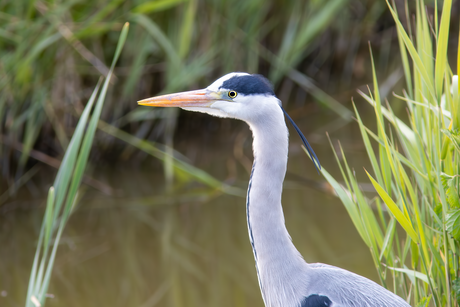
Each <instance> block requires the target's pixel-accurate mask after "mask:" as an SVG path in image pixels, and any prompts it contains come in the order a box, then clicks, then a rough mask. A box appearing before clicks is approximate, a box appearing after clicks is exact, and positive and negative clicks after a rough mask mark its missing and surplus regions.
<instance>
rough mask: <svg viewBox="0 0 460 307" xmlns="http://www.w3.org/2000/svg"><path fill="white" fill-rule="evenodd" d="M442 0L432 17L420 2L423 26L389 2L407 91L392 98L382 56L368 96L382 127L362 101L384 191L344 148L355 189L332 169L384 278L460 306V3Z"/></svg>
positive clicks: (413, 294)
mask: <svg viewBox="0 0 460 307" xmlns="http://www.w3.org/2000/svg"><path fill="white" fill-rule="evenodd" d="M436 3H437V2H435V9H434V16H433V17H432V18H431V16H428V15H427V12H426V10H425V7H424V4H423V1H421V0H419V1H417V3H416V12H415V21H414V24H413V25H412V27H411V26H408V25H406V27H404V25H403V24H402V23H401V20H400V18H399V16H400V15H398V13H399V14H401V13H402V12H397V11H396V8H395V7H394V6H392V5H391V4H390V3H389V2H387V4H388V7H389V10H390V12H391V14H392V15H393V18H394V20H395V22H396V26H397V32H398V39H399V43H400V53H401V59H402V63H403V68H404V73H405V77H406V86H407V91H403V93H401V94H394V96H395V97H396V99H393V100H392V101H391V104H390V103H389V102H388V101H385V102H383V101H382V100H381V98H380V93H379V83H378V80H377V77H376V69H375V67H374V62H373V60H372V72H373V76H374V78H373V79H374V83H373V90H372V91H371V90H369V93H367V94H366V93H363V92H360V94H361V96H362V97H363V98H364V99H365V100H366V101H367V102H369V104H370V105H371V106H372V107H373V108H374V110H375V123H376V126H377V127H376V131H372V130H371V129H369V128H368V127H366V126H365V125H364V124H363V121H362V119H361V116H360V112H359V111H358V109H357V108H356V107H354V108H355V114H356V121H357V123H358V125H359V128H360V131H361V134H362V138H363V142H364V145H365V148H366V151H367V154H368V157H369V160H370V162H371V165H372V170H364V172H365V173H366V174H367V176H368V178H369V180H370V182H371V183H372V184H373V186H374V188H375V190H376V191H377V193H378V195H379V197H374V196H370V195H365V194H364V193H363V192H362V191H361V190H360V187H359V184H358V181H357V179H356V175H355V171H353V170H352V168H351V167H350V165H349V164H348V163H347V160H346V157H345V155H344V152H343V150H342V148H340V151H341V152H340V154H341V157H343V160H342V161H340V159H339V158H338V157H337V156H336V157H337V162H338V164H339V167H340V170H341V172H342V175H343V180H344V181H345V185H344V186H342V185H340V184H339V183H338V182H337V181H336V180H335V179H334V178H332V177H331V176H330V175H329V174H328V173H327V172H326V171H325V170H323V174H324V176H325V177H326V179H327V180H328V181H329V183H330V184H331V185H332V186H333V187H334V189H335V191H336V193H337V195H338V197H339V198H340V199H341V201H342V202H343V204H344V205H345V207H346V208H347V210H348V213H349V215H350V217H351V219H352V220H353V223H354V225H355V226H356V229H357V230H358V232H359V234H360V235H361V237H362V239H363V240H364V242H365V243H366V244H367V246H368V247H369V249H370V252H371V254H372V257H373V259H374V262H375V265H376V267H377V270H378V273H379V276H380V279H381V282H382V284H383V285H384V286H386V287H388V288H391V289H392V290H393V291H394V292H395V293H397V294H399V295H401V296H402V297H404V298H405V299H406V300H407V301H408V302H411V303H412V304H413V306H437V307H440V306H448V307H450V306H452V307H453V306H459V304H460V277H459V276H460V270H459V251H460V200H459V191H460V189H459V177H460V132H459V131H460V130H459V129H460V116H459V115H460V114H459V107H460V103H459V94H458V93H459V86H460V84H459V83H458V78H457V76H456V75H455V76H454V75H453V73H452V69H451V66H450V65H449V61H448V57H447V47H448V36H449V26H450V16H451V13H452V12H451V8H452V1H450V0H446V1H444V3H443V7H442V14H441V16H438V15H437V11H438V10H437V6H436V5H437V4H436ZM406 9H407V8H406ZM458 56H459V58H460V49H459V52H458ZM458 63H460V62H458ZM458 65H460V64H458ZM459 69H460V66H458V67H457V71H458V70H459ZM398 103H404V104H406V109H407V117H406V116H404V117H401V118H400V117H398V115H396V114H395V113H394V112H393V106H394V105H395V104H398ZM406 123H407V124H406ZM372 141H373V142H372ZM356 172H361V171H360V170H359V169H358V170H356ZM382 201H383V202H382ZM390 281H391V282H390Z"/></svg>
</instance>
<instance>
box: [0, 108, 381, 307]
mask: <svg viewBox="0 0 460 307" xmlns="http://www.w3.org/2000/svg"><path fill="white" fill-rule="evenodd" d="M320 112H321V111H320V110H317V111H315V112H314V113H313V114H310V115H308V116H305V117H302V118H301V119H297V121H298V124H299V125H300V126H301V129H302V130H304V131H314V130H315V129H313V128H312V127H321V126H322V125H324V124H326V123H327V122H328V121H330V120H332V118H333V116H332V115H328V116H329V117H328V116H326V115H324V116H318V114H320ZM227 121H228V120H227ZM180 131H184V132H183V133H184V135H182V137H181V138H180V140H179V141H178V142H177V146H178V147H177V148H178V150H179V151H180V152H183V153H184V155H185V156H186V157H188V158H189V159H190V160H191V163H193V164H194V165H196V166H198V167H201V168H204V169H205V170H206V171H207V172H209V173H210V174H212V175H213V176H215V177H216V178H218V179H220V180H228V181H229V182H231V183H233V184H235V185H237V186H239V187H242V188H243V189H246V184H247V180H248V178H249V174H248V171H249V170H248V168H249V167H250V163H251V160H252V157H251V152H250V146H251V138H250V132H249V129H247V127H245V126H244V125H238V124H235V123H233V122H229V123H225V124H223V125H222V126H219V127H217V128H216V129H210V128H207V129H203V130H198V131H197V130H191V131H190V130H187V129H181V130H180ZM291 133H292V135H291V148H290V160H289V165H288V172H289V174H288V176H287V181H286V183H285V191H284V195H283V205H284V212H285V218H286V225H287V228H288V230H289V232H290V233H291V236H292V238H293V241H294V244H295V245H296V246H297V248H298V249H299V251H300V252H301V254H302V255H303V256H304V258H305V260H306V261H308V262H323V263H328V264H331V265H336V266H340V267H343V268H345V269H348V270H351V271H353V272H356V273H358V274H361V275H364V276H366V277H368V278H371V279H373V280H376V281H377V274H376V272H375V268H374V265H373V263H372V259H371V257H370V253H369V250H368V249H367V247H366V246H365V245H364V243H363V242H362V240H361V238H360V237H359V235H358V233H357V231H356V230H355V228H354V226H353V225H352V223H351V221H350V219H349V217H348V214H347V213H346V211H345V209H344V207H343V205H342V204H341V202H340V201H339V200H338V199H337V198H336V197H334V196H333V195H332V194H330V193H327V192H324V191H321V189H318V187H320V188H321V187H324V185H323V182H324V180H323V178H322V177H321V176H320V175H318V174H316V171H315V169H314V166H313V164H312V163H311V161H310V160H309V158H308V157H307V156H306V155H305V154H304V153H303V152H302V151H301V149H300V139H299V138H298V137H297V136H296V135H295V134H294V133H295V132H294V130H292V129H291ZM306 134H307V133H306ZM307 135H308V134H307ZM332 136H333V137H334V138H339V139H340V140H341V141H342V143H344V144H345V148H346V153H347V155H348V159H349V162H351V163H352V164H354V165H360V168H359V169H358V170H357V172H358V177H359V176H360V172H361V170H362V167H361V166H362V164H363V161H365V154H364V153H363V148H362V146H361V145H359V144H360V137H359V134H358V131H357V128H356V127H355V125H354V124H347V125H345V126H343V127H341V128H340V129H339V130H336V131H333V133H332ZM310 139H312V140H313V142H312V146H313V147H314V149H315V151H316V153H317V155H318V157H319V158H320V161H321V163H322V165H323V166H324V167H326V169H328V170H329V171H330V172H331V173H333V174H336V175H339V171H338V168H337V166H336V162H335V160H334V158H333V155H332V151H331V149H330V147H329V145H328V144H327V142H326V141H325V135H324V134H322V135H320V136H319V137H318V136H316V138H315V135H310ZM239 148H242V150H241V152H239V151H238V150H239ZM149 159H150V160H153V158H150V157H149V158H148V159H147V160H149ZM53 176H54V175H53V174H52V172H50V176H43V178H48V179H43V180H48V182H49V184H50V183H51V182H52V179H53ZM93 176H94V177H95V178H97V179H99V180H101V181H104V182H107V183H108V184H110V185H111V186H112V187H113V188H114V189H115V190H118V191H120V193H119V194H118V195H117V196H107V195H103V194H101V193H99V192H97V191H94V190H93V189H91V188H87V187H85V186H84V187H83V191H82V193H81V194H82V195H83V196H82V199H81V201H80V203H79V206H78V208H77V209H76V211H75V213H74V214H73V215H72V217H71V219H70V221H69V224H68V225H67V227H66V230H65V233H64V235H63V238H62V240H61V243H60V247H59V250H58V253H57V259H56V263H55V268H54V271H53V276H52V279H51V285H50V288H49V291H48V293H50V296H52V298H50V299H49V300H48V302H47V306H67V307H72V306H78V307H80V306H86V307H90V306H95V307H96V306H98V307H100V306H111V307H116V306H120V307H121V306H123V307H124V306H133V307H148V306H175V307H176V306H177V307H179V306H192V307H193V306H229V307H230V306H251V307H256V306H263V302H262V299H261V296H260V292H259V287H258V283H257V277H256V272H255V268H254V259H253V254H252V251H251V247H250V244H249V239H248V234H247V226H246V215H245V199H244V197H238V196H231V195H225V194H222V193H220V192H218V191H212V190H210V189H209V188H207V187H205V186H202V185H200V184H197V183H193V182H190V181H185V182H180V183H178V184H177V185H176V186H174V187H173V188H172V189H167V188H166V186H165V184H164V177H163V173H162V169H161V167H160V166H159V164H158V163H156V162H152V163H151V164H149V163H143V164H142V167H136V168H129V167H116V166H114V167H111V168H109V167H104V168H95V170H94V172H93ZM337 178H339V177H337ZM42 186H46V184H42ZM30 195H31V194H30V192H29V191H27V190H26V189H25V190H24V192H23V193H20V195H18V196H17V197H16V198H15V199H14V200H11V201H14V202H16V204H17V208H24V207H25V208H27V209H16V210H13V211H10V212H8V213H6V214H3V215H1V216H0V243H1V249H0V259H1V263H0V291H1V292H0V294H1V296H0V306H23V305H24V300H25V295H26V290H27V283H28V279H29V274H30V269H31V265H32V259H33V255H34V252H35V244H36V240H37V237H38V232H39V227H40V224H41V219H42V216H43V210H42V209H43V204H44V202H45V197H46V189H43V191H41V194H39V196H38V197H37V196H34V197H32V196H30ZM31 208H33V209H31Z"/></svg>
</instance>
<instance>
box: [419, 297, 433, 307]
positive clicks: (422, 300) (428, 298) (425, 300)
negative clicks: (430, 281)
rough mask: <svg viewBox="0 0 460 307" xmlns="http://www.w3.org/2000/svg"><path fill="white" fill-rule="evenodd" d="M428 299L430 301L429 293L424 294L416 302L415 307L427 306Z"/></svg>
mask: <svg viewBox="0 0 460 307" xmlns="http://www.w3.org/2000/svg"><path fill="white" fill-rule="evenodd" d="M430 301H431V295H430V296H425V297H424V298H422V299H421V300H420V301H419V302H418V303H417V305H416V306H417V307H427V306H428V305H429V304H430Z"/></svg>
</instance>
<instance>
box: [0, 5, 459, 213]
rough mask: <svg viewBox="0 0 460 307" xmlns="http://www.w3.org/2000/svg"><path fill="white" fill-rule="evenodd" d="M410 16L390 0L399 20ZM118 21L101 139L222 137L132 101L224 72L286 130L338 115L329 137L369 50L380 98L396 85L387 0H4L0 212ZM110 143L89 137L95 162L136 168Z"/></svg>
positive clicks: (50, 153)
mask: <svg viewBox="0 0 460 307" xmlns="http://www.w3.org/2000/svg"><path fill="white" fill-rule="evenodd" d="M412 5H413V3H411V2H409V3H406V2H404V1H396V6H397V8H398V10H399V12H400V15H401V16H402V19H403V20H404V19H405V16H406V15H405V13H404V11H405V6H409V7H410V6H412ZM432 9H433V8H432V6H431V7H430V6H428V10H432ZM453 11H454V12H458V4H457V3H455V4H454V9H453ZM407 16H409V15H407ZM457 16H458V14H453V20H452V24H456V23H458V19H457ZM125 21H129V22H130V23H131V30H130V33H129V37H128V41H127V44H126V47H125V49H124V50H123V53H122V56H121V59H120V60H119V62H118V66H117V68H116V69H115V76H116V77H115V78H114V81H113V82H112V83H113V84H112V87H111V89H110V92H109V96H108V98H107V103H106V105H105V106H104V110H103V114H102V119H103V121H104V123H106V124H108V125H104V127H105V128H106V129H105V130H104V129H103V131H107V129H110V128H113V129H115V131H118V134H117V133H115V135H116V136H117V135H119V133H121V132H120V131H123V132H127V133H128V134H129V135H132V136H135V137H137V138H140V139H145V140H150V141H153V142H159V143H160V144H166V145H167V146H169V147H172V146H173V139H174V136H175V135H176V138H177V139H178V141H179V142H180V140H181V138H185V139H188V138H189V137H190V136H191V133H192V132H191V131H197V130H198V129H202V128H200V127H197V126H203V127H204V128H205V129H204V130H201V131H211V132H215V131H218V130H219V129H226V131H234V130H235V129H236V127H239V125H241V123H237V122H231V123H228V122H225V121H219V120H216V119H214V118H211V117H209V116H203V115H201V114H194V113H186V112H179V111H178V110H162V109H155V110H154V109H151V108H139V107H138V106H137V104H136V101H137V100H139V99H142V98H146V97H149V96H153V95H155V94H159V93H169V92H172V91H180V90H188V89H195V88H200V87H205V86H207V85H208V84H210V83H211V82H212V81H213V80H214V79H216V78H217V77H219V76H221V75H223V74H225V73H228V72H231V71H247V72H250V73H261V74H264V75H266V76H268V77H269V78H270V80H271V81H272V82H273V83H274V86H275V90H276V93H277V94H278V96H279V97H280V99H281V100H282V101H283V102H284V104H285V105H286V108H287V109H288V110H289V111H290V113H291V115H292V116H293V117H294V119H296V118H300V117H308V116H311V114H313V115H314V116H316V117H317V116H318V115H319V116H321V115H320V114H321V113H336V114H337V116H336V117H335V118H334V120H333V122H329V123H322V124H323V125H324V127H327V128H328V130H329V131H330V130H334V129H337V128H339V127H340V126H341V125H340V121H349V120H350V119H351V114H352V113H351V112H349V111H347V109H345V108H344V107H343V105H349V103H350V101H351V99H350V98H351V97H352V96H354V95H355V93H356V89H357V88H361V89H365V87H366V85H367V84H368V83H370V82H369V80H370V69H369V67H370V65H369V59H370V57H369V43H370V45H371V46H372V48H373V53H374V55H375V58H376V64H377V72H378V74H379V76H382V78H384V80H387V81H388V84H384V85H386V86H387V88H388V89H389V90H390V89H391V87H392V86H393V85H394V84H396V83H397V82H398V81H401V82H402V79H401V77H402V71H401V70H400V67H399V66H400V64H399V63H400V61H399V54H398V52H397V50H398V45H397V39H396V33H395V26H394V21H393V18H392V17H391V14H390V13H389V11H388V9H387V4H386V3H385V1H366V0H362V1H357V0H350V1H346V0H331V1H263V0H252V1H246V0H237V1H212V0H203V1H198V0H189V1H180V0H159V1H151V2H143V1H120V0H112V1H92V2H90V1H65V2H63V3H58V2H54V1H31V2H28V3H25V2H20V1H6V2H3V3H1V4H0V24H1V26H0V168H1V171H0V172H1V178H0V183H1V187H0V192H2V193H3V194H2V196H0V205H1V204H2V203H5V202H6V201H7V199H8V198H9V197H10V196H12V195H14V194H15V192H16V191H17V189H19V187H20V186H22V185H24V184H25V185H26V186H28V187H29V189H33V185H35V184H37V183H34V179H33V178H34V176H35V175H36V174H37V173H40V172H39V171H38V169H40V170H41V171H49V169H50V167H51V168H53V167H54V168H55V167H56V166H57V165H58V164H59V160H60V159H61V158H62V155H63V153H64V151H65V149H66V148H67V145H68V142H69V139H70V136H71V135H72V132H73V129H74V127H75V124H76V122H77V120H78V117H79V115H80V113H81V111H82V109H83V107H84V104H85V103H86V101H87V100H88V98H89V95H90V94H91V92H92V89H93V88H94V85H95V84H96V83H97V80H98V79H99V77H100V76H101V75H105V74H107V71H108V68H107V65H108V64H107V63H109V60H110V59H111V56H112V54H113V53H114V49H115V46H116V42H117V39H118V33H119V31H120V29H121V27H122V25H123V23H124V22H125ZM452 37H453V39H454V40H456V37H457V36H456V35H452ZM452 43H453V44H456V42H452ZM387 76H390V77H388V79H385V78H387ZM401 82H400V84H401ZM399 86H401V85H399ZM178 118H179V120H178ZM312 120H313V121H314V119H312ZM337 122H339V124H337ZM104 123H102V124H104ZM318 124H319V123H318ZM223 126H224V127H223ZM107 127H109V128H107ZM206 129H208V130H206ZM324 130H326V128H324ZM236 135H237V134H235V133H234V134H230V136H229V137H228V138H229V141H230V142H234V141H235V138H236ZM116 136H113V135H108V134H106V133H105V132H102V131H100V132H99V133H98V134H97V138H96V140H95V144H94V147H93V150H92V154H91V159H90V161H91V163H92V164H93V165H94V164H95V163H97V165H113V164H114V163H116V165H118V166H120V165H136V166H137V167H139V165H140V164H141V163H144V162H145V161H144V160H145V158H146V157H147V155H146V154H143V153H142V152H141V151H139V150H138V149H137V148H136V146H133V143H131V145H128V144H127V143H126V142H125V141H123V140H120V138H119V137H116ZM323 136H324V134H322V136H321V135H316V137H315V136H313V137H312V142H319V141H320V140H321V138H323ZM203 137H204V138H206V133H203ZM134 145H135V144H134ZM155 146H159V148H161V145H155ZM152 160H153V159H149V161H152ZM149 163H156V162H149ZM38 165H39V166H40V167H39V168H36V169H33V168H34V166H38ZM45 165H46V166H45ZM42 166H43V167H42ZM31 169H32V170H33V171H32V172H30V170H31ZM38 184H39V183H38ZM96 185H97V183H96ZM103 188H104V187H102V188H101V189H103Z"/></svg>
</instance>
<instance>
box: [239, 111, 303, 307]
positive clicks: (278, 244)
mask: <svg viewBox="0 0 460 307" xmlns="http://www.w3.org/2000/svg"><path fill="white" fill-rule="evenodd" d="M273 116H274V118H273V120H272V121H271V122H273V123H274V124H273V125H270V128H271V129H270V128H269V129H267V125H266V124H265V125H263V126H264V129H259V128H258V127H259V125H257V123H249V125H250V127H251V130H252V132H253V137H254V142H253V149H254V165H253V170H252V174H251V180H250V182H249V188H248V196H247V219H248V231H249V237H250V240H251V244H252V248H253V252H254V258H255V261H256V269H257V274H258V277H259V284H260V287H261V291H262V296H263V297H264V301H265V304H266V306H272V304H271V303H270V293H272V292H273V291H280V289H281V290H283V291H285V292H286V294H288V293H289V292H296V289H295V288H297V287H298V286H301V285H299V284H298V283H297V282H296V280H297V279H299V280H300V279H301V278H300V275H302V274H304V272H305V270H306V269H307V268H308V265H307V264H306V263H305V262H304V260H303V259H302V257H301V256H300V254H299V252H298V251H297V249H296V248H295V246H294V244H293V243H292V241H291V237H290V236H289V233H288V231H287V229H286V227H285V224H284V214H283V209H282V206H281V194H282V189H283V181H284V177H285V174H286V166H287V159H288V132H287V127H286V125H285V122H284V118H282V120H280V119H279V118H276V117H279V116H281V117H283V114H282V112H281V110H280V112H279V114H273ZM267 120H270V119H269V118H268V119H267V118H265V119H264V121H267ZM276 123H280V124H278V126H277V125H276ZM297 277H299V278H297Z"/></svg>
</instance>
